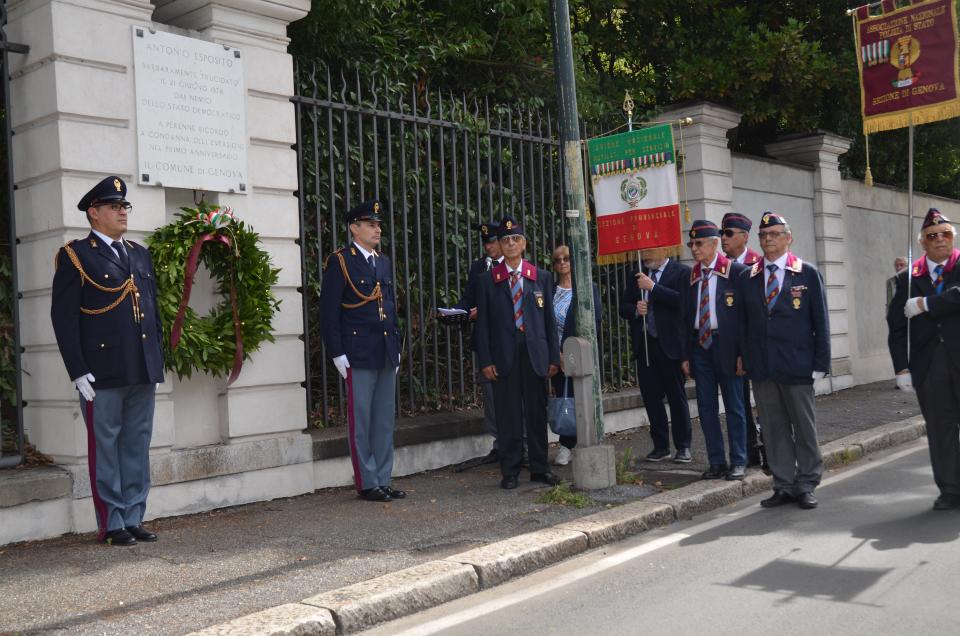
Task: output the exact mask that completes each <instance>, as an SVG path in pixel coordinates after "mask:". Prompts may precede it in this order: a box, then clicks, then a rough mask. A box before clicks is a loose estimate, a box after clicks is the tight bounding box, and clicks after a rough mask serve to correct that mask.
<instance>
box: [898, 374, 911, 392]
mask: <svg viewBox="0 0 960 636" xmlns="http://www.w3.org/2000/svg"><path fill="white" fill-rule="evenodd" d="M897 388H898V389H900V390H901V391H906V392H907V393H913V375H912V374H911V373H910V372H909V371H907V372H906V373H898V374H897Z"/></svg>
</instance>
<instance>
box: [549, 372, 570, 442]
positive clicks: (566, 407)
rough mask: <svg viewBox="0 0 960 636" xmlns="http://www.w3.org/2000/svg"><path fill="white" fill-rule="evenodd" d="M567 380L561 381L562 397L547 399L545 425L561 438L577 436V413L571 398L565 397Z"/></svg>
mask: <svg viewBox="0 0 960 636" xmlns="http://www.w3.org/2000/svg"><path fill="white" fill-rule="evenodd" d="M568 381H569V380H567V379H566V378H564V380H563V395H562V396H561V397H552V398H548V399H547V424H549V425H550V430H551V431H553V432H554V433H556V434H557V435H560V436H561V437H576V436H577V411H576V407H575V406H574V400H573V398H572V397H568V396H567V382H568Z"/></svg>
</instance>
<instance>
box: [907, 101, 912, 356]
mask: <svg viewBox="0 0 960 636" xmlns="http://www.w3.org/2000/svg"><path fill="white" fill-rule="evenodd" d="M907 121H908V122H909V125H908V127H907V164H908V165H907V267H908V269H907V298H908V299H909V298H910V282H911V281H910V279H911V278H913V276H912V266H913V113H912V112H911V113H908V114H907ZM907 361H908V362H909V361H910V320H909V319H907Z"/></svg>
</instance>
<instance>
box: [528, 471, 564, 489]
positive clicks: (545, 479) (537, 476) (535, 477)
mask: <svg viewBox="0 0 960 636" xmlns="http://www.w3.org/2000/svg"><path fill="white" fill-rule="evenodd" d="M530 481H539V482H540V483H541V484H546V485H548V486H556V485H557V484H559V483H560V481H561V479H560V478H559V477H557V476H556V475H554V474H553V473H551V472H549V471H548V472H545V473H530Z"/></svg>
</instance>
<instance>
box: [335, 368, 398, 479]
mask: <svg viewBox="0 0 960 636" xmlns="http://www.w3.org/2000/svg"><path fill="white" fill-rule="evenodd" d="M396 386H397V373H396V367H393V366H386V367H383V368H382V369H358V368H356V367H350V368H349V369H348V370H347V426H348V429H347V431H348V436H347V437H348V440H349V441H350V459H351V461H352V462H353V480H354V483H355V484H356V487H357V491H358V492H359V491H361V490H368V489H370V488H376V487H378V486H389V485H390V480H391V476H392V474H393V425H394V417H395V411H394V400H395V398H396V395H395V393H396Z"/></svg>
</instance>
